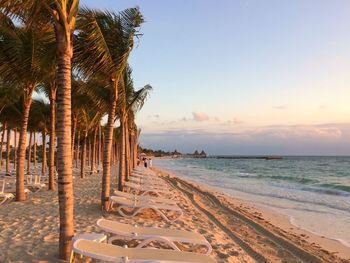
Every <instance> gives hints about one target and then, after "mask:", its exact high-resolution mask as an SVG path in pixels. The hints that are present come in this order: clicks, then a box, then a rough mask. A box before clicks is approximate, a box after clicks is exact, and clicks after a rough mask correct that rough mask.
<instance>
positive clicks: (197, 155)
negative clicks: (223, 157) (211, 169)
mask: <svg viewBox="0 0 350 263" xmlns="http://www.w3.org/2000/svg"><path fill="white" fill-rule="evenodd" d="M192 157H193V158H207V154H206V153H205V151H203V150H202V151H201V153H199V152H198V151H197V150H196V151H195V152H194V153H193V154H192Z"/></svg>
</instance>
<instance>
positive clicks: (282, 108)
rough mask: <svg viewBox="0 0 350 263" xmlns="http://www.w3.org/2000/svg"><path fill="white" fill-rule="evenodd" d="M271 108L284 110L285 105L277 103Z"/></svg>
mask: <svg viewBox="0 0 350 263" xmlns="http://www.w3.org/2000/svg"><path fill="white" fill-rule="evenodd" d="M272 108H274V109H275V110H285V109H287V106H286V105H278V106H273V107H272Z"/></svg>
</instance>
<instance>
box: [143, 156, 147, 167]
mask: <svg viewBox="0 0 350 263" xmlns="http://www.w3.org/2000/svg"><path fill="white" fill-rule="evenodd" d="M143 164H144V166H145V168H147V158H144V159H143Z"/></svg>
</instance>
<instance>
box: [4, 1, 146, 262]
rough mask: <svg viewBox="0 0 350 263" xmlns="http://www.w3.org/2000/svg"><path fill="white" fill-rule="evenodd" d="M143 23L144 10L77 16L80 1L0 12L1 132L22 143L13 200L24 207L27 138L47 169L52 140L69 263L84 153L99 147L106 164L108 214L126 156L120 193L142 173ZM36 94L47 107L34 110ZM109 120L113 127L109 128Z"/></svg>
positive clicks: (12, 6) (20, 4) (14, 4)
mask: <svg viewBox="0 0 350 263" xmlns="http://www.w3.org/2000/svg"><path fill="white" fill-rule="evenodd" d="M142 23H143V17H142V14H141V12H140V10H139V9H138V8H129V9H126V10H124V11H122V12H119V13H116V12H109V11H103V12H102V11H99V10H91V9H89V8H80V9H79V1H78V0H2V1H1V2H0V122H1V123H2V127H3V130H6V131H7V136H8V137H9V136H10V135H11V133H10V131H11V130H14V131H16V133H18V135H19V136H18V137H19V139H18V145H17V146H15V147H16V148H17V149H16V151H15V152H16V200H17V201H24V200H25V199H26V194H25V185H24V178H25V177H24V175H25V160H26V149H27V133H28V131H31V132H32V133H31V134H35V133H36V132H40V133H41V135H42V140H43V141H42V145H43V146H44V147H43V160H42V162H43V164H45V163H46V160H44V156H46V137H47V136H46V135H47V133H48V138H49V151H48V170H49V186H48V189H49V190H54V189H55V179H54V176H55V167H56V169H57V172H58V198H59V212H60V213H59V214H60V235H59V256H60V258H62V259H66V260H67V259H68V258H69V254H70V248H71V242H72V237H73V235H74V227H73V176H72V166H73V159H74V158H75V159H76V160H77V159H78V158H77V155H78V154H79V153H80V155H81V157H80V158H81V176H82V177H84V176H85V164H86V153H87V148H88V147H87V145H89V143H88V141H89V140H90V142H91V141H92V143H90V145H92V148H91V150H90V151H89V153H90V156H91V158H92V159H93V160H90V163H91V166H95V165H98V164H99V163H100V162H101V160H102V162H103V175H102V189H101V207H102V209H104V210H107V208H108V207H109V197H110V180H111V165H112V163H111V162H112V161H113V160H114V161H115V160H116V158H115V155H116V154H117V153H118V156H119V176H118V188H119V189H123V182H124V180H125V179H126V180H127V179H128V176H129V175H130V172H131V169H132V166H133V165H135V163H136V154H137V143H138V129H137V126H136V124H135V114H136V112H137V111H138V110H139V109H140V108H141V107H142V106H143V103H144V102H145V99H146V97H147V95H148V93H149V92H150V90H151V87H150V86H149V85H147V86H145V87H143V88H142V89H139V90H135V89H134V85H133V80H132V71H131V68H130V67H129V66H128V58H129V55H130V53H131V51H132V49H133V46H134V41H135V38H138V37H139V36H140V33H139V28H140V26H141V24H142ZM35 92H37V93H38V94H39V97H40V98H41V99H34V100H33V94H34V93H35ZM105 116H106V117H105ZM102 118H107V123H106V124H105V125H104V127H101V119H102ZM117 120H118V122H119V124H120V125H119V128H118V129H116V128H115V123H116V121H117ZM3 134H4V133H3ZM116 134H118V136H116ZM117 140H118V143H117ZM7 141H10V139H9V138H8V140H7ZM16 141H17V140H16ZM102 144H103V145H102ZM34 145H36V144H35V143H34ZM117 147H118V150H116V149H117ZM1 149H2V148H1ZM30 150H31V147H29V152H30ZM9 151H10V150H9V149H8V150H7V153H8V154H9ZM34 152H35V151H34ZM112 153H114V154H113V156H112ZM1 154H2V153H1ZM28 154H29V153H28ZM55 155H56V156H55ZM1 156H2V155H1ZM112 157H113V158H112ZM45 158H46V157H45ZM29 160H30V159H29ZM34 160H36V158H34ZM43 166H45V165H43ZM43 169H45V168H43ZM94 169H95V168H94V167H91V171H92V172H93V171H94Z"/></svg>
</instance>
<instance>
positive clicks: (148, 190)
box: [124, 182, 172, 196]
mask: <svg viewBox="0 0 350 263" xmlns="http://www.w3.org/2000/svg"><path fill="white" fill-rule="evenodd" d="M124 185H125V186H126V187H128V188H130V190H131V191H138V192H140V193H141V194H142V195H146V194H155V195H157V196H162V195H172V193H171V192H170V191H169V190H167V189H166V188H165V187H162V188H160V187H154V186H148V185H139V184H135V183H133V182H125V183H124Z"/></svg>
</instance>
